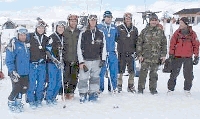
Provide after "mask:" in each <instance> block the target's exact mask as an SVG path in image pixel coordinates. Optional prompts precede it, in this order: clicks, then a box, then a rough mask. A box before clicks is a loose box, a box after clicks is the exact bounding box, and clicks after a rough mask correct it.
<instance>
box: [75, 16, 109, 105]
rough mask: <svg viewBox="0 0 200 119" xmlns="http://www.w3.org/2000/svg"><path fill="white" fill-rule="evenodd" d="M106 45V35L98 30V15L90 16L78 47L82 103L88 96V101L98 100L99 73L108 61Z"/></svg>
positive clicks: (79, 85) (79, 88)
mask: <svg viewBox="0 0 200 119" xmlns="http://www.w3.org/2000/svg"><path fill="white" fill-rule="evenodd" d="M105 44H106V41H105V36H104V33H103V32H102V31H100V30H99V29H98V28H97V15H89V17H88V26H87V29H86V30H85V31H82V32H81V33H80V35H79V39H78V45H77V54H78V61H79V69H80V70H79V82H78V90H79V95H80V103H84V102H85V101H86V100H87V95H88V96H89V97H88V101H97V99H98V92H99V81H100V76H99V73H100V71H101V67H102V66H103V64H104V62H105V60H106V45H105ZM88 81H89V86H88ZM88 89H89V90H88Z"/></svg>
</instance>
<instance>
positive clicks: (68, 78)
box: [62, 14, 80, 100]
mask: <svg viewBox="0 0 200 119" xmlns="http://www.w3.org/2000/svg"><path fill="white" fill-rule="evenodd" d="M67 20H68V26H67V27H66V29H65V31H64V33H63V35H64V37H65V38H66V40H64V41H63V60H64V64H65V67H64V93H65V95H64V96H65V97H62V98H65V99H69V100H70V99H73V97H74V91H75V89H76V85H77V82H78V68H79V67H78V57H77V43H78V37H79V34H80V30H79V29H78V28H77V24H78V16H77V15H74V14H70V15H69V16H68V18H67Z"/></svg>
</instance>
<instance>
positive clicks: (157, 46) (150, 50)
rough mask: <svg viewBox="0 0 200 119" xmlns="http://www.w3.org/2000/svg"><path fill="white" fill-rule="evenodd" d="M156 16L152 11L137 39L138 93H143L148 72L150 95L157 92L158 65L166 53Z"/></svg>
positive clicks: (165, 40) (162, 32) (163, 37)
mask: <svg viewBox="0 0 200 119" xmlns="http://www.w3.org/2000/svg"><path fill="white" fill-rule="evenodd" d="M157 20H158V16H157V15H156V14H155V13H152V14H151V15H150V16H149V24H148V25H147V26H146V28H144V29H143V30H142V31H141V33H140V35H139V37H138V41H137V45H136V46H137V55H138V57H139V62H140V63H141V69H140V75H139V81H138V93H140V94H143V90H144V89H145V83H146V77H147V73H148V71H149V70H150V72H149V90H150V93H151V94H152V95H154V94H157V93H158V92H157V81H158V74H157V71H158V67H159V65H160V64H161V63H164V61H165V56H166V54H167V39H166V37H165V34H164V31H163V30H162V29H161V28H160V27H158V26H157V25H158V21H157Z"/></svg>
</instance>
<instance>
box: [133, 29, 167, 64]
mask: <svg viewBox="0 0 200 119" xmlns="http://www.w3.org/2000/svg"><path fill="white" fill-rule="evenodd" d="M136 52H137V55H138V57H140V56H142V57H143V58H144V61H145V62H152V63H158V62H159V59H160V57H165V56H166V54H167V39H166V36H165V34H164V31H163V30H162V29H160V28H159V27H151V26H147V27H146V28H144V29H143V30H142V31H141V33H140V35H139V37H138V41H137V45H136Z"/></svg>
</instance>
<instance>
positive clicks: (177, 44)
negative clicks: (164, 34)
mask: <svg viewBox="0 0 200 119" xmlns="http://www.w3.org/2000/svg"><path fill="white" fill-rule="evenodd" d="M188 28H189V34H187V35H183V34H181V30H180V29H177V30H176V31H175V32H174V34H173V36H172V38H171V41H170V49H169V54H173V55H174V56H175V57H192V55H193V54H194V55H195V56H199V40H198V38H197V35H196V33H195V32H194V31H193V30H192V27H191V26H190V27H188Z"/></svg>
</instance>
